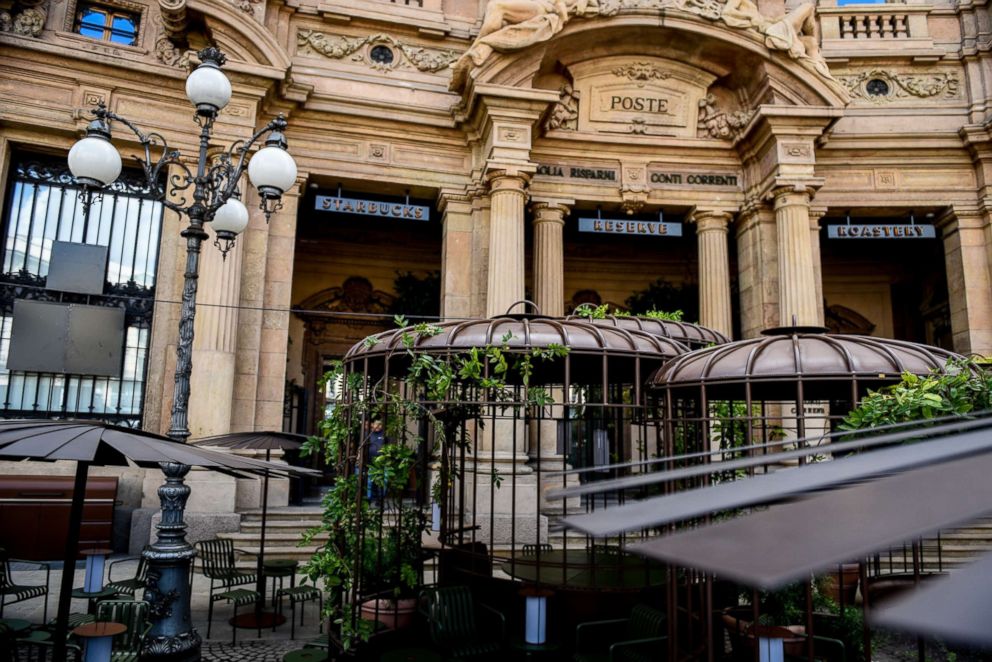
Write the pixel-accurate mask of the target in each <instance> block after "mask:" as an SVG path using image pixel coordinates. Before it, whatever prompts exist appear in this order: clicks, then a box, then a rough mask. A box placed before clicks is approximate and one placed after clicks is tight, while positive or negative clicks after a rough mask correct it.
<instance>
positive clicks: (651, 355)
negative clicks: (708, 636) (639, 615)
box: [322, 315, 688, 628]
mask: <svg viewBox="0 0 992 662" xmlns="http://www.w3.org/2000/svg"><path fill="white" fill-rule="evenodd" d="M687 351H688V349H687V348H686V346H685V345H683V344H682V343H679V342H677V341H675V340H672V339H670V338H667V337H663V336H661V335H658V334H651V333H646V332H644V331H641V330H637V329H627V328H623V327H622V326H606V325H601V324H593V323H590V322H589V321H588V320H583V319H578V318H572V319H560V318H548V317H541V316H533V315H507V316H502V317H496V318H492V319H485V320H472V321H458V322H444V323H440V324H420V325H417V326H412V327H407V328H401V329H396V330H391V331H387V332H384V333H380V334H378V335H375V336H371V337H370V338H368V339H366V340H365V341H364V342H362V343H359V344H358V345H355V346H354V347H352V348H351V350H349V352H348V353H347V354H346V356H345V357H344V359H343V361H342V362H341V365H340V366H339V367H338V369H337V372H335V373H333V374H331V375H329V377H328V380H329V382H328V391H329V392H332V393H334V395H335V397H334V398H333V399H332V400H331V401H330V402H329V403H328V407H327V411H328V418H327V420H325V422H324V426H323V428H322V431H323V434H324V436H325V437H326V438H327V439H328V440H332V439H337V440H338V443H335V444H330V447H331V449H332V453H334V452H336V453H337V456H336V458H335V460H336V468H337V471H338V478H337V483H338V486H339V487H340V486H341V485H344V484H345V483H347V482H349V481H350V482H353V483H354V484H355V488H354V489H353V491H352V492H351V493H347V492H341V493H340V494H339V495H337V496H334V497H333V499H334V500H337V499H338V498H339V497H341V496H343V497H346V498H349V499H353V500H354V501H355V504H354V506H353V511H348V513H347V516H348V517H351V516H354V517H355V518H357V519H358V520H359V521H358V523H357V524H356V528H355V529H354V530H353V531H352V530H351V529H349V528H348V526H350V524H349V525H347V526H343V527H342V526H341V525H339V527H338V530H334V529H332V530H331V531H330V532H329V533H330V536H331V541H330V543H329V545H333V544H334V542H335V536H340V538H341V542H347V539H348V538H349V536H352V534H354V536H353V538H352V539H353V542H354V540H355V539H356V538H357V540H360V541H361V542H360V543H357V545H358V548H359V549H360V550H361V552H360V555H361V556H362V558H361V559H358V560H352V561H353V563H354V567H355V568H359V566H360V568H359V569H358V571H357V572H354V573H351V581H349V582H347V583H346V585H345V586H344V589H345V590H344V595H343V599H342V600H343V601H342V605H343V606H344V607H346V608H347V606H348V605H352V606H357V605H362V604H365V605H371V607H370V609H371V612H370V613H369V614H368V615H367V618H370V619H374V620H379V621H381V622H385V621H387V620H389V619H388V618H386V617H384V616H388V613H385V615H384V612H389V611H390V610H391V609H393V607H394V605H393V603H389V604H386V603H385V602H384V601H381V600H376V598H377V597H382V596H389V597H392V596H393V595H395V593H396V590H395V589H397V588H400V589H401V592H408V590H409V589H410V588H412V587H411V586H410V585H409V584H410V581H408V580H412V578H411V577H410V573H409V572H407V571H406V567H408V566H410V569H411V570H412V571H413V573H414V574H415V576H416V577H417V582H418V583H420V582H425V581H426V582H428V583H432V582H435V581H436V582H437V583H442V584H468V585H471V586H473V587H475V588H477V589H479V590H482V591H485V593H486V602H487V603H495V606H497V607H499V606H502V607H504V609H503V611H504V613H507V614H513V613H517V614H519V613H521V611H522V610H521V608H522V606H523V600H522V599H521V597H520V596H519V590H520V589H521V588H523V587H532V588H533V587H535V586H545V587H547V586H552V587H554V588H555V589H556V593H555V595H556V597H555V598H554V600H557V601H558V606H555V607H554V608H553V609H551V610H550V612H549V613H550V614H553V616H552V618H553V619H558V620H556V621H555V622H558V621H561V622H560V624H559V625H554V624H552V625H551V627H552V628H555V627H562V628H568V627H574V623H575V622H577V620H579V619H582V620H588V618H589V617H590V616H599V617H601V618H607V617H608V615H609V614H610V613H611V611H610V610H611V608H612V609H617V608H621V609H622V608H625V607H626V608H629V606H630V605H631V604H633V602H636V600H637V596H638V595H639V594H640V593H641V591H643V590H645V589H646V588H647V587H649V586H652V585H655V586H657V585H658V584H659V583H661V582H663V581H664V572H663V570H662V569H661V568H660V567H658V566H655V565H653V564H652V563H649V562H647V561H645V560H643V559H641V558H639V557H633V556H629V555H625V554H622V553H621V552H620V548H619V546H608V547H602V546H597V545H594V544H593V541H592V540H591V539H590V538H588V537H585V536H579V535H574V534H566V532H565V531H564V530H563V529H562V528H561V527H560V526H558V525H557V522H558V521H559V520H560V519H561V518H563V517H565V516H567V515H571V514H575V513H581V512H586V511H588V510H591V509H595V508H601V507H602V504H598V503H597V502H596V501H595V500H594V499H585V498H575V499H568V500H565V501H555V502H550V501H547V500H546V499H545V498H544V493H545V491H547V490H548V489H549V488H559V487H568V486H573V485H579V484H582V483H584V482H589V481H596V480H600V479H604V478H616V477H620V476H623V475H627V474H628V473H629V471H630V469H629V463H630V462H631V461H634V462H635V463H636V462H637V461H640V460H643V459H644V458H646V457H648V456H650V455H655V454H657V452H659V450H660V449H661V447H662V446H661V437H660V434H659V432H660V430H659V428H658V427H657V426H656V425H654V424H649V423H648V421H647V417H646V415H645V414H646V408H645V406H644V402H645V397H644V396H645V394H644V392H643V384H644V383H645V382H646V381H647V378H648V376H650V375H651V374H652V373H654V372H655V371H657V370H658V369H659V368H660V367H662V366H663V365H664V364H665V363H667V362H668V361H671V360H673V359H675V358H676V357H678V356H681V355H683V354H685V353H686V352H687ZM380 421H381V432H379V431H377V430H378V429H379V428H380V423H379V422H380ZM398 458H405V462H401V461H399V460H398ZM616 465H621V466H619V467H618V466H616ZM352 477H354V478H352ZM335 502H336V503H337V501H335ZM341 508H343V507H339V510H341ZM348 508H352V506H348ZM342 512H343V511H342ZM339 515H340V516H341V517H342V519H344V517H345V516H344V515H341V513H339ZM349 531H351V533H349ZM414 534H415V535H414ZM404 535H405V536H406V538H405V542H404V538H403V536H404ZM397 551H398V552H399V553H395V552H397ZM338 552H339V553H341V554H347V553H348V552H347V549H346V548H345V547H344V546H342V547H340V548H339V549H338ZM391 566H403V568H402V569H401V568H398V567H391ZM398 570H402V571H401V572H398ZM398 580H400V581H398ZM404 582H405V583H404ZM592 592H595V593H596V597H595V598H593V597H590V598H589V599H586V600H581V599H580V600H572V599H570V598H571V597H574V596H576V595H590V594H591V593H592ZM604 595H605V596H606V597H603V596H604ZM611 606H612V607H611ZM614 613H615V612H614ZM346 614H350V615H351V617H352V618H357V609H354V610H351V611H346ZM519 625H520V627H522V625H523V624H522V623H519Z"/></svg>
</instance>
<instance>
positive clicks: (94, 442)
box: [0, 420, 318, 659]
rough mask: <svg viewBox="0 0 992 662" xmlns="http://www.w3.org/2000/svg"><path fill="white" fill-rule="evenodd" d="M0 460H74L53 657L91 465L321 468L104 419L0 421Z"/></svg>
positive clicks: (238, 470) (63, 623)
mask: <svg viewBox="0 0 992 662" xmlns="http://www.w3.org/2000/svg"><path fill="white" fill-rule="evenodd" d="M0 459H7V460H43V461H50V462H54V461H57V460H74V461H76V462H77V465H76V478H75V483H74V486H73V495H72V506H71V510H70V515H69V532H68V535H67V537H66V546H65V563H64V565H63V568H62V585H61V588H60V590H59V610H58V618H57V621H56V632H55V646H56V650H55V656H56V659H60V657H61V656H64V654H65V651H64V648H63V647H64V645H65V639H66V634H67V629H68V628H67V624H68V618H69V602H70V600H71V599H72V582H73V574H74V573H73V572H72V568H74V567H75V559H76V541H77V540H78V538H79V522H80V520H81V518H82V511H83V500H84V499H85V492H86V474H87V472H88V470H89V466H90V465H91V464H95V465H103V466H130V465H132V464H136V465H138V466H141V467H154V468H157V467H158V466H159V465H160V464H184V465H189V466H195V467H203V468H206V469H211V470H214V471H221V472H224V473H228V474H235V475H237V474H255V475H261V476H265V477H266V478H267V477H268V475H269V474H270V473H279V474H288V473H318V472H315V471H313V470H311V469H302V468H298V467H291V466H288V465H285V464H275V463H272V462H263V461H261V460H254V459H251V458H246V457H239V456H237V455H233V454H230V453H224V452H222V451H215V450H209V449H206V448H198V447H196V446H191V445H188V444H183V443H180V442H177V441H173V440H172V439H169V438H168V437H165V436H162V435H158V434H155V433H153V432H146V431H144V430H137V429H132V428H125V427H120V426H116V425H110V424H109V423H102V422H100V421H74V420H66V421H52V420H0Z"/></svg>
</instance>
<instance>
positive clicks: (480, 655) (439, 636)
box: [421, 586, 506, 660]
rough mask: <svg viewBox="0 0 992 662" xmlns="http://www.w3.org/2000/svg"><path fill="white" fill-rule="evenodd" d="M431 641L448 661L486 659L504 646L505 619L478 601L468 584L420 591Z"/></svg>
mask: <svg viewBox="0 0 992 662" xmlns="http://www.w3.org/2000/svg"><path fill="white" fill-rule="evenodd" d="M421 610H422V611H423V613H424V616H425V617H426V619H427V623H428V626H429V628H430V633H431V640H432V641H433V643H434V645H435V646H437V647H438V648H439V649H441V651H442V652H443V653H444V657H445V659H446V660H473V659H485V658H487V657H490V656H494V655H496V654H497V653H498V652H499V651H500V649H501V648H502V647H503V637H504V634H505V631H506V619H505V618H504V617H503V614H501V613H500V612H498V611H497V610H495V609H493V608H492V607H489V606H487V605H484V604H482V603H481V602H478V603H477V602H475V601H474V600H473V599H472V592H471V590H470V589H469V588H468V587H467V586H445V587H440V588H433V589H429V590H426V591H424V592H423V593H422V594H421Z"/></svg>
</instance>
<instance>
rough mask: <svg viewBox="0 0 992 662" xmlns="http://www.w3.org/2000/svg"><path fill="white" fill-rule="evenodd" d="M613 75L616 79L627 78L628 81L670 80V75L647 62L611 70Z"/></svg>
mask: <svg viewBox="0 0 992 662" xmlns="http://www.w3.org/2000/svg"><path fill="white" fill-rule="evenodd" d="M613 75H614V76H617V77H618V78H629V79H630V80H642V81H643V80H665V79H666V78H671V74H670V73H668V72H667V71H662V70H661V69H659V68H658V67H656V66H654V65H652V64H648V63H647V62H635V63H634V64H627V65H624V66H622V67H617V68H616V69H614V70H613Z"/></svg>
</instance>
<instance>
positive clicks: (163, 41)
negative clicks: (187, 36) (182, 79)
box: [155, 34, 193, 69]
mask: <svg viewBox="0 0 992 662" xmlns="http://www.w3.org/2000/svg"><path fill="white" fill-rule="evenodd" d="M192 55H193V51H192V50H190V49H185V50H183V49H181V48H179V47H178V46H176V44H175V43H173V41H172V40H171V39H169V37H167V36H166V35H165V34H160V35H159V36H158V39H156V40H155V58H156V59H157V60H158V61H159V62H161V63H162V64H167V65H169V66H170V67H178V68H180V69H188V68H189V64H190V56H192Z"/></svg>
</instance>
